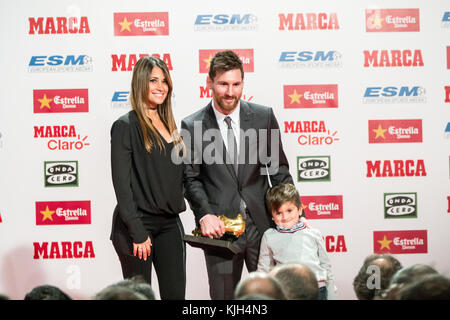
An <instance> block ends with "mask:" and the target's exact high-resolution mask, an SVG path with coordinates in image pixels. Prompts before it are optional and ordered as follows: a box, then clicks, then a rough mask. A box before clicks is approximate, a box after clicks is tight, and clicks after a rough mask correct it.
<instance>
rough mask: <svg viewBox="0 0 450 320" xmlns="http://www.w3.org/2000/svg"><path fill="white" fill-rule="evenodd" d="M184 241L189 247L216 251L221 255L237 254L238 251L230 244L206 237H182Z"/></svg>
mask: <svg viewBox="0 0 450 320" xmlns="http://www.w3.org/2000/svg"><path fill="white" fill-rule="evenodd" d="M184 241H185V242H187V243H189V245H190V246H191V247H194V248H200V249H204V250H209V251H217V252H219V253H223V254H227V253H228V254H230V253H231V254H233V255H234V254H237V253H238V252H239V250H238V249H237V248H236V247H235V246H234V245H233V243H232V242H230V241H226V240H221V239H211V238H207V237H199V236H191V235H187V234H185V235H184Z"/></svg>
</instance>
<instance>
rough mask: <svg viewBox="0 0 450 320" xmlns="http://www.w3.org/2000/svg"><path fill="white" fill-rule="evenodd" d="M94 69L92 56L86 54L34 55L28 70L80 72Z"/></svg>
mask: <svg viewBox="0 0 450 320" xmlns="http://www.w3.org/2000/svg"><path fill="white" fill-rule="evenodd" d="M92 69H93V68H92V58H91V57H89V56H87V55H85V54H81V55H78V56H75V55H66V56H60V55H53V56H32V57H31V59H30V63H29V64H28V72H80V71H92Z"/></svg>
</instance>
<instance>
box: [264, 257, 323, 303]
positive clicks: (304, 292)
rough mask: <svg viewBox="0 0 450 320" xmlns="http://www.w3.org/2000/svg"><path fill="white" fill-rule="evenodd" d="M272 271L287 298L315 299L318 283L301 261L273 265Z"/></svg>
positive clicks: (317, 295) (317, 293)
mask: <svg viewBox="0 0 450 320" xmlns="http://www.w3.org/2000/svg"><path fill="white" fill-rule="evenodd" d="M272 272H273V273H274V277H275V279H277V280H278V281H279V282H280V283H281V286H282V288H283V291H284V294H285V295H286V298H287V299H288V300H317V299H318V297H319V285H318V283H317V278H316V276H315V275H314V272H312V270H311V269H310V268H309V267H308V266H306V265H304V264H301V263H295V264H286V265H281V266H279V267H275V268H274V270H272V271H271V273H272Z"/></svg>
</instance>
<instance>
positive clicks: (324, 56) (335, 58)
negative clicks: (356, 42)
mask: <svg viewBox="0 0 450 320" xmlns="http://www.w3.org/2000/svg"><path fill="white" fill-rule="evenodd" d="M278 66H279V67H280V68H286V69H294V68H337V67H342V54H341V53H340V52H338V51H335V50H330V51H283V52H281V55H280V59H279V60H278Z"/></svg>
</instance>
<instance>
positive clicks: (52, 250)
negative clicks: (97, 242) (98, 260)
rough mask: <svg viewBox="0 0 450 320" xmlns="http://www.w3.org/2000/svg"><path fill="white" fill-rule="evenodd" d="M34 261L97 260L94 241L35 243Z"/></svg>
mask: <svg viewBox="0 0 450 320" xmlns="http://www.w3.org/2000/svg"><path fill="white" fill-rule="evenodd" d="M33 247H34V256H33V259H81V258H95V253H94V246H93V244H92V241H85V242H84V243H83V242H82V241H74V242H71V241H61V242H51V243H48V242H42V243H39V242H33Z"/></svg>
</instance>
